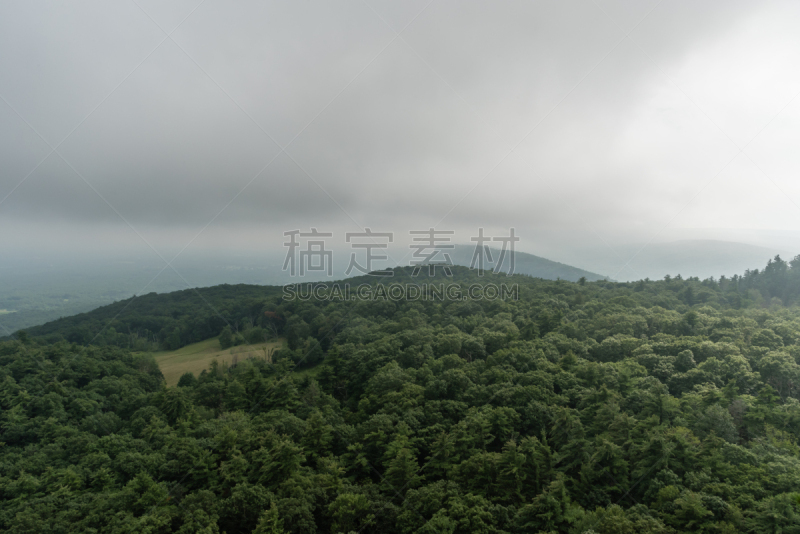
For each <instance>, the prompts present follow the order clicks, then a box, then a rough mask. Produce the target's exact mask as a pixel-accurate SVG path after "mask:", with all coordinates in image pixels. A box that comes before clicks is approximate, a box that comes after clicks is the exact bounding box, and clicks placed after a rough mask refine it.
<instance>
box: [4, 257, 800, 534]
mask: <svg viewBox="0 0 800 534" xmlns="http://www.w3.org/2000/svg"><path fill="white" fill-rule="evenodd" d="M776 262H777V260H776V261H775V262H772V263H771V264H770V266H768V269H767V270H765V271H764V273H759V274H758V275H753V274H752V273H746V275H745V276H744V277H737V278H736V279H735V280H736V283H737V284H738V287H739V289H737V287H734V286H732V285H731V284H733V281H731V280H720V281H719V282H713V283H711V282H707V281H706V282H700V281H698V280H691V279H690V280H683V279H668V280H664V281H657V282H649V281H648V282H641V283H636V284H617V283H613V282H608V281H600V282H587V281H584V282H583V283H570V282H564V281H543V280H536V279H531V278H527V277H519V276H517V277H512V278H507V277H505V276H496V277H495V276H493V275H491V274H487V277H484V278H479V277H477V276H476V275H475V274H474V273H472V272H470V271H468V270H466V269H455V279H454V280H452V281H453V282H456V283H461V284H465V285H468V284H470V283H485V282H489V281H492V282H494V283H501V282H502V283H509V281H513V282H514V283H518V284H519V288H520V299H519V300H516V301H515V300H508V301H489V300H483V301H460V302H450V301H441V300H440V301H436V300H433V301H431V300H428V301H422V300H419V301H411V302H392V301H376V302H347V301H340V302H339V301H316V300H313V299H312V300H309V301H282V300H280V298H279V297H277V296H275V295H274V294H272V293H269V292H267V293H264V294H262V296H261V298H260V299H255V300H249V297H244V296H242V295H241V294H240V293H238V289H237V288H230V290H231V292H232V294H233V295H235V296H236V298H232V299H228V298H227V297H225V295H224V292H213V291H212V292H210V293H209V294H210V295H212V296H214V295H216V297H215V298H216V300H215V302H217V301H219V302H227V308H225V309H226V310H228V312H230V315H228V316H227V319H228V321H229V322H230V323H231V327H228V326H227V325H226V324H224V323H223V324H218V323H203V322H202V321H201V320H200V319H197V318H194V319H192V318H190V315H188V314H187V315H185V316H182V315H181V314H180V313H178V314H174V313H172V312H173V311H175V309H177V308H176V307H175V305H176V302H180V299H178V298H177V297H176V296H175V295H172V296H170V295H164V296H163V302H162V303H161V304H160V305H158V304H157V303H153V302H151V304H153V305H152V308H151V310H150V311H151V312H152V314H151V315H148V317H150V318H151V319H152V318H157V317H161V319H158V320H155V319H153V321H152V322H151V323H150V324H151V326H152V329H148V331H149V332H151V333H152V332H155V331H156V330H155V329H156V328H157V330H158V332H162V331H163V333H164V334H165V335H164V337H163V339H161V338H159V343H160V344H162V345H163V344H165V343H169V344H172V343H185V342H186V341H187V340H190V339H194V336H196V335H207V337H208V338H213V337H216V336H218V335H219V336H220V341H221V342H222V340H223V338H225V339H226V340H227V342H228V343H230V345H229V346H233V345H234V344H235V343H237V340H238V339H241V340H251V339H255V338H256V337H258V338H259V339H261V340H263V339H264V338H265V336H270V337H274V335H276V334H281V335H285V336H286V337H287V339H288V340H289V341H290V348H288V349H285V350H282V351H280V352H279V353H276V354H275V355H273V359H272V362H270V361H266V360H265V359H254V360H245V361H239V362H237V363H236V364H235V365H234V364H231V365H230V366H222V365H219V364H217V363H216V362H214V363H212V365H211V367H210V368H209V369H208V370H206V371H203V372H202V373H201V374H200V375H199V376H197V377H195V376H194V375H192V374H189V373H187V374H186V375H184V376H183V377H181V379H180V381H179V383H178V387H176V388H167V387H165V385H164V382H163V378H162V377H161V375H160V372H159V371H158V368H157V366H156V364H155V361H154V360H153V358H152V357H150V356H148V355H146V354H134V353H132V352H130V351H129V350H127V349H121V348H118V347H116V346H114V345H115V344H114V343H109V342H108V339H106V338H105V337H104V339H103V341H102V342H101V343H100V346H89V347H85V346H82V345H81V344H79V343H77V342H76V343H68V342H66V341H58V342H54V343H51V342H48V341H46V340H44V339H43V338H42V337H41V335H40V334H39V333H37V332H35V331H32V332H31V335H30V336H28V337H26V338H25V339H24V342H23V340H16V341H15V340H12V341H6V342H0V409H1V410H2V411H0V429H1V430H2V437H0V441H2V444H0V460H2V461H0V499H2V503H3V504H2V505H0V529H2V530H4V531H9V532H37V533H38V532H182V533H188V532H205V533H209V534H211V533H220V532H258V533H316V532H343V533H348V532H359V531H361V532H387V533H393V532H397V533H411V532H431V533H434V532H436V533H438V532H451V533H467V532H485V533H508V534H516V533H526V532H567V533H570V534H572V533H574V534H579V533H586V532H595V533H638V532H646V533H665V534H666V533H677V532H759V533H760V532H784V533H791V532H798V530H800V529H798V526H797V525H798V520H799V519H800V518H799V517H798V515H799V514H800V510H799V509H798V507H799V506H800V502H799V501H798V499H799V497H798V495H797V493H796V492H797V488H798V487H800V400H799V397H800V365H798V358H800V345H799V344H798V343H800V308H797V307H792V306H790V307H784V306H781V305H773V304H770V306H771V307H770V308H768V309H767V308H758V307H753V306H751V304H752V301H753V298H752V296H748V295H749V294H750V293H747V292H740V289H741V288H742V287H746V289H747V291H751V290H755V291H757V292H760V291H762V290H763V291H765V292H766V293H765V295H767V296H769V298H770V299H772V298H773V297H777V298H780V299H782V301H783V302H787V303H791V302H793V300H792V299H793V298H796V295H798V294H800V293H795V292H793V290H792V289H791V288H792V287H794V286H792V284H793V283H794V282H793V281H792V280H793V278H791V277H792V276H794V275H793V274H792V273H794V272H795V269H796V268H797V267H796V264H795V263H793V264H792V265H791V267H790V268H787V269H785V270H781V269H778V268H776V267H775V265H774V264H775V263H776ZM776 273H777V274H776ZM395 274H396V279H397V280H399V281H401V282H405V281H407V280H411V278H410V277H409V272H408V271H407V270H402V269H399V270H397V271H396V273H395ZM770 277H773V278H770ZM776 277H777V278H776ZM775 280H778V281H780V280H783V281H782V282H780V283H777V282H775ZM423 281H425V280H423ZM448 281H450V280H448ZM748 284H749V285H748ZM212 289H214V288H212ZM779 293H780V294H779ZM734 294H735V295H738V297H739V298H733V297H732V295H734ZM237 299H239V300H240V301H238V302H237V301H236V300H237ZM765 302H769V299H767V300H765ZM184 304H185V303H184ZM215 305H216V304H215ZM223 308H224V306H223ZM107 311H108V313H111V312H112V311H114V310H113V309H110V310H107ZM228 312H226V313H228ZM176 317H183V318H181V319H176ZM124 320H125V321H133V320H134V319H133V318H131V317H127V318H124ZM137 320H138V319H137ZM70 324H71V326H70V328H73V327H74V328H78V327H80V328H82V327H83V326H87V325H83V326H81V324H80V323H79V322H73V323H70ZM123 326H124V328H123V327H122V326H121V327H120V328H115V332H123V331H126V328H127V326H125V325H124V324H123ZM48 328H51V327H48ZM89 330H90V329H89V328H88V326H87V331H89ZM197 332H201V334H198V333H197ZM90 333H91V332H90ZM114 335H119V334H116V333H115V334H114ZM103 336H106V334H103ZM156 337H157V338H158V335H156ZM109 339H110V338H109ZM126 346H127V345H126ZM298 365H300V366H303V367H307V369H306V370H304V371H303V373H293V372H292V370H293V369H294V368H295V367H296V366H298Z"/></svg>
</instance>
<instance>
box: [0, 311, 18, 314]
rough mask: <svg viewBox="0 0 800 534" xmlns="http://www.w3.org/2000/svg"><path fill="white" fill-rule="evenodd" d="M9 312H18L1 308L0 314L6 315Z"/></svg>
mask: <svg viewBox="0 0 800 534" xmlns="http://www.w3.org/2000/svg"><path fill="white" fill-rule="evenodd" d="M7 313H17V310H0V315H5V314H7Z"/></svg>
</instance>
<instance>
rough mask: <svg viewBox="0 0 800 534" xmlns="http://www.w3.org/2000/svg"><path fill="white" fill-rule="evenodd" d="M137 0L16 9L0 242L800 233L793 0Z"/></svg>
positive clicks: (7, 46)
mask: <svg viewBox="0 0 800 534" xmlns="http://www.w3.org/2000/svg"><path fill="white" fill-rule="evenodd" d="M137 1H138V3H136V2H122V3H113V4H112V3H107V2H99V1H97V2H70V3H68V4H65V3H61V2H6V3H4V4H2V6H0V50H2V52H0V95H2V97H3V99H4V100H5V102H0V160H2V162H3V165H2V168H1V169H0V199H2V198H3V197H6V195H8V194H9V193H11V192H12V191H13V193H11V194H10V195H9V196H8V198H7V199H6V200H5V201H4V202H3V203H2V204H0V225H1V226H0V227H1V228H2V229H3V230H2V232H0V246H3V247H6V248H7V249H8V250H11V249H12V248H13V247H15V246H19V245H20V244H21V243H25V242H31V241H35V242H41V243H43V244H49V245H53V246H62V247H67V248H69V247H70V246H74V247H75V248H76V249H78V248H93V247H94V248H97V247H108V246H126V247H139V248H141V249H143V250H147V249H148V248H149V246H150V245H151V244H152V245H153V246H154V248H156V249H160V248H161V247H163V246H166V247H169V248H170V249H174V250H180V249H181V248H182V247H183V246H184V245H185V244H186V243H188V242H189V241H190V240H192V239H193V238H196V239H195V241H193V242H192V245H191V246H192V247H207V248H214V247H220V246H223V245H225V246H239V247H241V246H256V247H268V246H271V247H274V246H279V245H280V243H281V242H282V239H283V238H282V235H281V234H282V232H283V231H284V230H286V229H290V228H294V227H303V228H308V227H311V226H318V227H321V228H329V229H331V230H337V231H342V232H344V231H352V230H354V229H357V228H359V227H364V226H372V227H373V228H375V229H376V230H379V229H381V227H383V228H385V229H388V230H393V231H395V232H398V233H407V231H408V230H410V229H414V228H416V227H420V228H425V227H428V226H431V225H436V224H440V225H442V226H449V227H452V228H456V229H460V230H463V231H464V232H466V231H467V230H468V229H475V228H477V227H480V226H484V227H492V228H508V227H510V226H514V227H516V228H518V232H519V233H520V234H521V235H523V236H524V237H525V239H524V241H525V245H526V246H527V247H528V249H529V250H530V251H531V252H535V253H536V252H538V251H542V252H547V253H548V254H550V255H554V254H555V255H557V254H558V250H559V249H560V248H561V249H564V248H566V249H575V248H579V247H582V246H585V245H586V244H587V243H592V245H593V246H597V245H598V244H607V245H608V246H612V245H613V244H614V243H628V242H631V241H641V242H645V241H647V240H649V239H653V238H655V239H662V238H666V237H668V236H670V235H672V234H671V233H673V234H674V233H675V232H678V231H681V232H683V234H682V236H684V237H685V235H684V234H685V233H686V232H687V231H688V229H691V230H692V232H693V233H692V235H691V237H696V238H703V237H704V236H706V235H707V234H708V232H711V231H714V232H718V230H719V229H720V228H730V229H734V228H750V229H754V230H769V229H773V230H783V231H788V230H794V229H796V228H797V227H798V221H799V220H800V208H798V204H800V195H799V194H798V193H800V189H798V186H797V185H796V184H795V181H794V180H792V177H793V176H794V175H796V173H797V171H798V170H800V168H799V167H800V165H799V163H800V162H798V161H797V156H796V153H795V151H794V149H793V147H794V146H796V142H797V141H798V139H797V136H798V134H797V132H798V129H797V127H798V125H800V107H798V106H799V105H800V103H799V102H797V101H796V100H795V101H792V100H791V99H792V97H793V96H794V95H795V94H796V93H797V92H798V91H800V75H798V74H797V72H798V71H797V69H796V68H793V66H794V65H796V64H797V60H798V59H800V37H798V35H797V32H796V31H795V28H796V27H797V25H798V22H800V20H798V19H800V12H799V11H798V8H797V6H796V5H795V4H793V3H789V2H786V3H780V2H776V3H760V4H754V3H744V2H724V3H723V2H718V3H717V2H701V3H697V2H660V3H659V2H654V1H650V2H609V1H601V0H598V1H597V2H593V1H589V2H582V3H567V2H556V1H553V2H535V3H534V2H491V3H489V2H454V1H453V2H445V1H435V2H432V3H429V2H427V1H412V2H402V3H397V2H378V1H372V2H370V1H354V2H346V3H340V2H336V3H330V2H288V1H287V2H235V3H231V2H222V1H219V0H206V1H205V2H202V3H201V4H200V5H199V7H197V6H198V3H199V2H196V1H194V2H176V3H172V2H170V3H168V4H169V5H166V4H164V3H163V2H155V1H149V0H148V1H142V0H137ZM195 8H196V9H195ZM193 10H194V11H193ZM187 15H188V18H186V17H187ZM173 30H174V33H173V34H172V38H173V39H174V42H173V41H172V39H167V38H166V34H165V33H164V31H166V32H172V31H173ZM400 31H402V34H401V35H400V36H398V35H397V32H400ZM131 73H132V74H131ZM87 117H88V118H87ZM84 119H85V120H84ZM82 121H83V122H82ZM765 126H766V128H765ZM762 129H763V130H762ZM34 130H35V131H34ZM36 132H38V134H41V136H42V137H43V138H44V140H42V139H40V138H39V137H38V135H37V133H36ZM756 135H757V137H755V139H754V140H753V141H752V143H750V144H749V145H748V143H749V142H750V140H751V139H752V138H753V137H754V136H756ZM62 141H63V144H61V145H60V146H59V147H58V151H59V152H60V154H61V155H59V154H51V155H50V156H49V157H47V159H45V160H44V162H42V163H41V165H40V166H39V167H38V168H36V170H34V171H33V173H32V174H30V176H29V178H28V179H26V180H25V181H24V183H22V184H21V185H19V184H20V182H21V181H22V180H23V178H25V176H26V175H28V173H29V172H30V171H31V170H32V169H34V167H36V165H37V164H38V163H39V162H40V161H41V159H42V158H44V157H45V156H46V155H47V154H48V153H49V152H50V147H49V146H48V144H49V145H51V146H55V145H57V144H59V143H61V142H62ZM284 148H285V152H284V151H282V149H284ZM742 148H744V152H742V153H741V154H739V150H740V149H742ZM737 154H738V156H737ZM62 155H63V159H62V157H61V156H62ZM734 156H737V157H736V158H735V159H734V160H733V161H732V162H730V160H731V158H733V157H734ZM64 160H66V161H64ZM729 162H730V163H729ZM87 182H88V183H87ZM15 188H16V189H15ZM212 221H213V222H212ZM209 222H211V224H210V225H209V226H208V227H207V228H206V225H207V224H209ZM131 227H133V229H132V228H131ZM203 228H206V229H205V230H203ZM201 230H203V232H202V233H201V234H200V236H199V237H197V236H198V232H200V231H201ZM465 235H466V234H465ZM654 236H655V237H654Z"/></svg>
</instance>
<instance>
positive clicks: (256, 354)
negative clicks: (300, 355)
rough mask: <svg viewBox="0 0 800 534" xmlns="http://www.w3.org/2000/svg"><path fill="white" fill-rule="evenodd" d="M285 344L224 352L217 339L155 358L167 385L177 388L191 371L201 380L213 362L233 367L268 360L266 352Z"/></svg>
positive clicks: (281, 342)
mask: <svg viewBox="0 0 800 534" xmlns="http://www.w3.org/2000/svg"><path fill="white" fill-rule="evenodd" d="M283 344H284V340H283V339H279V340H277V341H272V342H270V343H259V344H256V345H240V346H238V347H231V348H229V349H225V350H223V349H222V348H221V347H220V346H219V340H218V339H217V338H211V339H206V340H205V341H200V342H199V343H192V344H191V345H186V346H185V347H182V348H180V349H178V350H172V351H168V352H156V353H155V354H153V356H155V359H156V362H157V363H158V367H159V368H160V369H161V373H162V374H163V375H164V378H165V379H166V381H167V385H168V386H175V385H177V383H178V380H179V379H180V377H181V375H183V374H184V373H186V372H187V371H190V372H192V373H194V375H195V376H198V375H199V374H200V373H201V372H202V371H203V369H208V366H209V365H211V362H212V360H215V359H216V360H217V361H218V362H219V364H220V365H222V364H223V363H227V364H228V365H230V364H231V363H233V361H234V359H236V360H238V361H240V362H241V361H244V360H246V359H247V358H250V357H252V358H261V359H263V358H264V356H265V353H264V350H265V349H266V351H267V352H269V351H270V350H273V349H278V348H280V347H282V346H283Z"/></svg>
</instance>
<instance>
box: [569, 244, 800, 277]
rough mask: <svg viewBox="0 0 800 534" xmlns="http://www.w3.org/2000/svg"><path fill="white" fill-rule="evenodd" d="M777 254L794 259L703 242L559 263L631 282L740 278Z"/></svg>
mask: <svg viewBox="0 0 800 534" xmlns="http://www.w3.org/2000/svg"><path fill="white" fill-rule="evenodd" d="M777 254H780V255H781V257H783V258H784V259H786V260H789V259H791V258H792V257H793V254H790V253H788V252H787V251H786V250H780V249H778V248H768V247H761V246H756V245H750V244H747V243H739V242H735V241H719V240H711V239H706V240H680V241H670V242H664V243H648V244H644V243H640V244H631V245H625V246H621V247H596V248H594V249H582V250H581V251H577V252H572V253H569V252H567V253H565V254H564V255H563V256H561V257H560V258H559V259H561V260H563V261H566V262H568V263H569V264H571V265H581V266H583V267H586V268H590V269H594V270H596V271H599V272H604V273H608V275H609V276H610V277H611V278H613V279H615V280H620V281H631V280H642V279H644V278H650V279H651V280H660V279H662V278H664V276H665V275H670V276H675V275H678V274H680V275H681V276H683V277H689V276H696V277H698V278H700V279H706V278H709V277H712V276H713V277H714V278H719V277H720V276H721V275H725V276H732V275H734V274H739V275H741V274H742V273H744V272H745V271H746V270H748V269H751V270H752V269H762V268H763V267H764V265H765V264H766V263H767V260H769V259H771V258H774V257H775V256H776V255H777Z"/></svg>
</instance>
